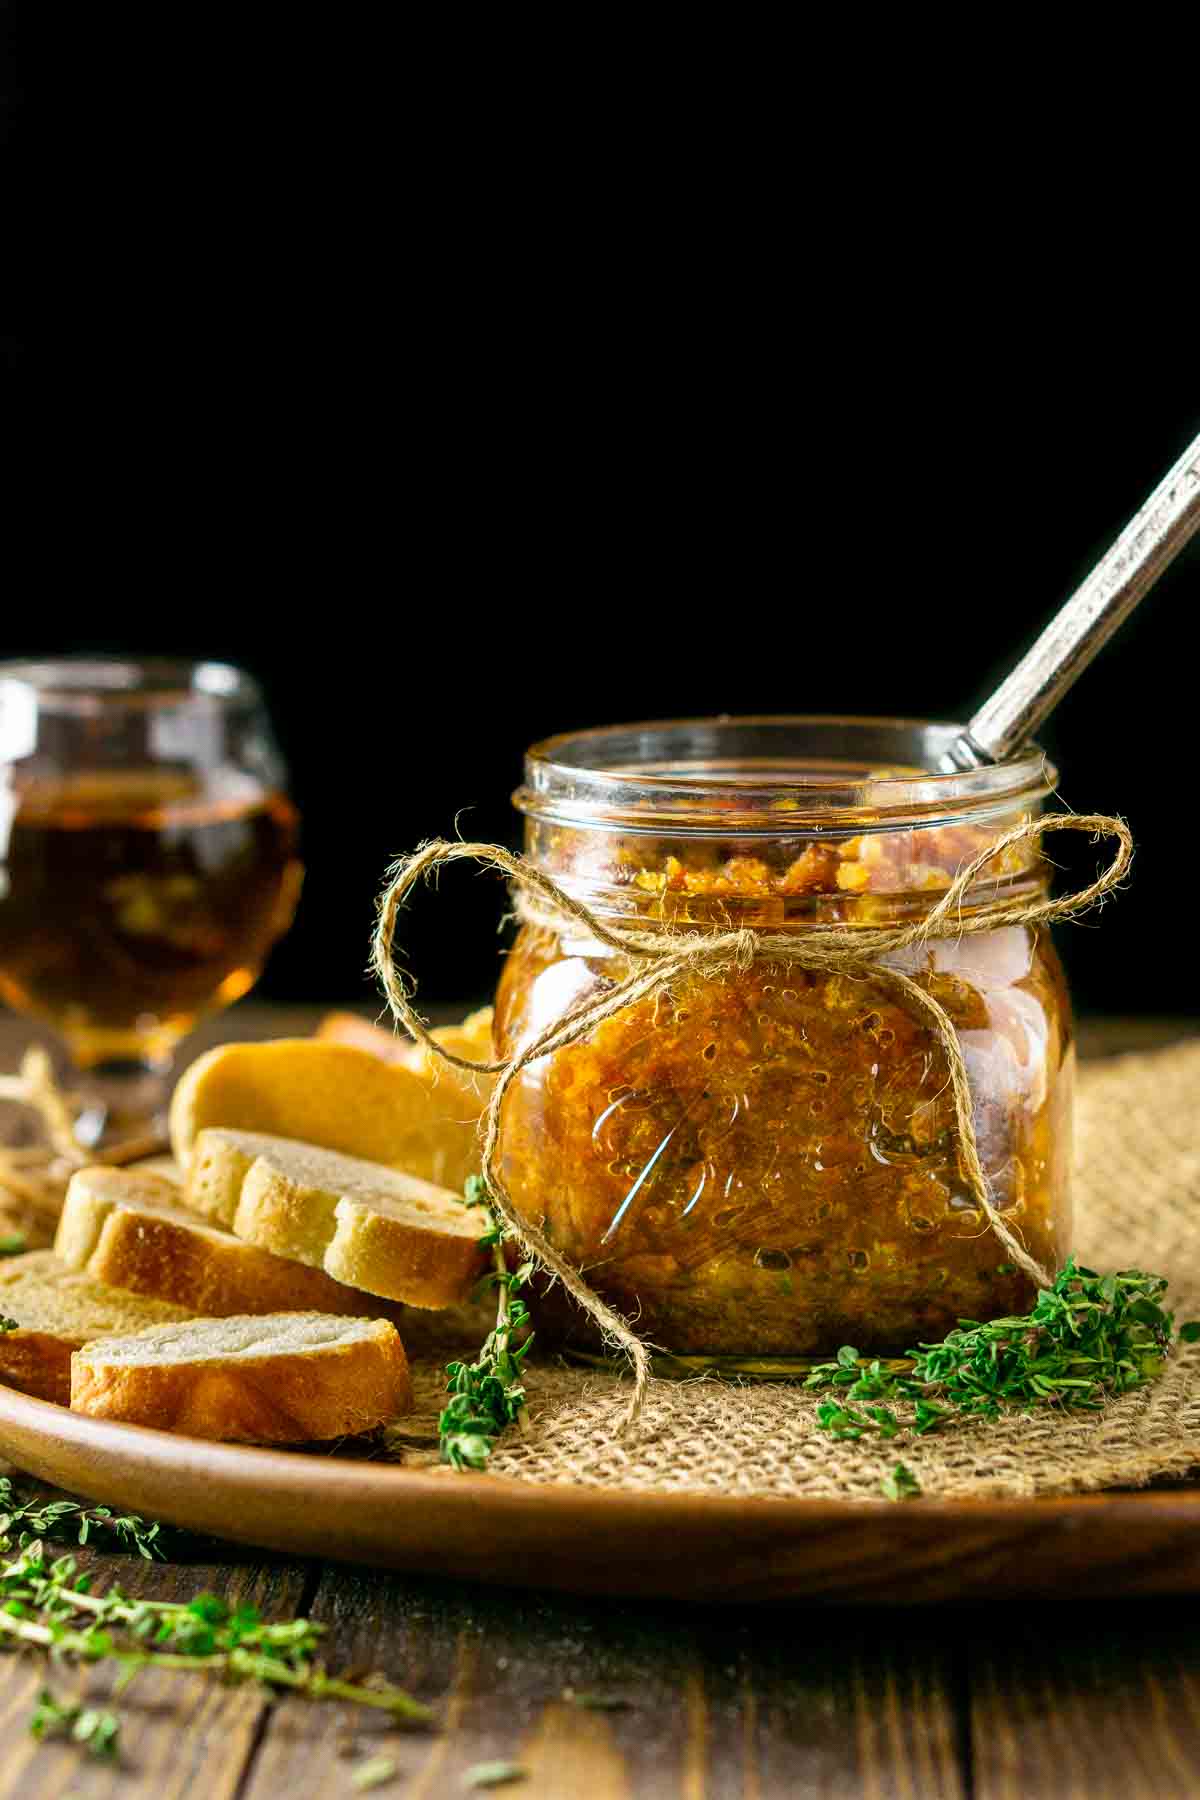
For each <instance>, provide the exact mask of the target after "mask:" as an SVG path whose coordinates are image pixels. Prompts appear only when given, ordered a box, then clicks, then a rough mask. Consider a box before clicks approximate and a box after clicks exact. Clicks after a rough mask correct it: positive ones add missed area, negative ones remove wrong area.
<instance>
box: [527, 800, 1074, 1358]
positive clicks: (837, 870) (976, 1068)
mask: <svg viewBox="0 0 1200 1800" xmlns="http://www.w3.org/2000/svg"><path fill="white" fill-rule="evenodd" d="M992 835H993V836H994V835H995V833H994V832H993V834H992ZM918 837H920V838H922V839H924V841H923V842H921V843H914V839H916V838H918ZM987 841H988V839H987V836H986V835H985V834H983V833H978V832H975V833H972V832H970V831H967V832H965V833H964V832H960V831H956V832H954V833H950V832H933V831H930V832H925V833H920V834H916V833H911V832H909V833H905V834H903V836H902V837H901V835H900V834H892V835H891V836H889V835H888V834H880V835H879V836H875V837H872V836H871V835H869V834H867V835H864V836H862V837H860V838H857V839H845V840H843V841H842V843H841V844H840V846H830V845H829V844H820V845H815V844H814V845H810V846H804V847H799V846H797V845H796V844H794V843H790V844H788V845H786V846H779V847H775V848H771V847H768V848H767V850H766V852H765V853H763V851H762V849H761V847H760V849H759V852H758V854H756V855H754V856H746V855H744V854H742V853H741V852H740V850H738V849H737V848H736V847H735V848H734V849H733V850H732V851H731V852H730V853H723V851H725V850H726V848H727V847H724V846H718V847H716V849H713V848H710V847H703V848H701V849H696V848H688V847H686V846H682V845H675V846H673V847H671V848H669V849H663V850H662V851H661V854H654V851H653V848H652V846H650V845H648V844H647V843H646V842H645V841H644V840H643V841H640V842H634V841H632V840H626V841H624V842H621V841H619V840H616V841H614V840H612V839H610V840H609V841H608V843H607V845H606V846H605V852H604V854H605V856H606V858H607V860H606V862H605V863H604V865H603V868H601V867H600V864H599V860H598V858H599V853H598V851H597V847H596V845H595V841H594V834H593V838H592V839H591V840H589V844H588V847H587V857H588V859H589V861H588V864H587V875H588V878H589V879H590V880H591V881H593V882H594V881H596V880H597V879H599V878H601V877H602V882H601V885H602V886H603V887H604V888H605V891H606V892H608V893H610V894H611V893H615V892H617V891H618V890H620V889H624V890H625V892H626V894H627V896H628V899H629V902H630V904H631V905H632V906H633V907H634V908H635V909H636V910H637V911H638V912H639V913H641V914H642V915H643V916H645V917H647V919H648V920H653V921H655V922H658V921H661V920H662V919H664V918H666V917H670V918H671V919H672V920H673V922H675V923H676V924H683V925H684V926H685V927H686V924H687V923H688V922H693V921H695V922H699V920H700V918H701V916H702V909H703V907H704V906H705V905H708V904H712V903H713V902H714V901H716V902H721V901H726V900H727V901H732V902H734V903H735V904H736V905H737V907H738V908H739V916H740V918H741V919H744V918H745V917H746V916H747V913H748V912H749V913H750V914H753V915H757V916H758V919H759V921H760V922H761V923H763V924H766V925H778V924H780V923H783V924H784V925H786V924H787V923H789V922H790V921H792V920H793V919H796V920H797V922H801V915H799V914H797V913H794V912H793V905H795V906H801V905H803V906H806V907H807V908H808V911H807V913H806V914H805V915H803V922H807V923H808V924H809V925H810V927H811V925H812V923H814V922H824V921H826V920H827V921H829V922H833V921H834V920H838V921H840V922H855V921H859V922H862V923H864V924H865V923H871V924H874V923H880V922H883V921H885V920H887V919H892V918H900V917H908V916H910V915H911V910H912V907H913V906H914V904H917V903H918V897H919V896H920V895H922V894H924V896H925V900H924V903H925V904H926V905H927V904H928V900H929V896H930V893H931V892H932V893H933V894H934V896H936V892H937V891H938V890H940V889H944V888H945V887H946V886H948V885H949V882H950V880H951V879H952V877H953V874H954V871H955V870H956V868H957V867H958V866H959V865H960V863H961V862H962V861H963V860H964V859H965V858H966V857H967V856H969V855H971V854H973V852H974V850H975V849H977V848H978V847H979V845H980V844H982V843H986V842H987ZM540 848H541V851H542V855H543V860H544V861H545V862H546V863H547V864H548V866H550V867H551V868H552V871H555V872H558V873H559V874H562V873H564V872H567V871H568V870H570V869H572V868H573V869H574V870H575V871H576V872H578V870H579V868H580V867H581V862H580V858H579V856H577V855H576V854H575V853H574V851H573V849H572V847H571V846H570V844H569V841H567V840H565V839H560V842H559V853H558V855H557V859H556V855H555V847H554V846H553V845H552V844H550V843H548V842H544V843H543V844H542V845H541V846H540ZM681 850H682V852H683V854H682V855H681V854H680V851H681ZM648 852H649V855H648ZM914 871H919V872H918V873H914ZM1000 872H1001V873H1002V874H1005V875H1007V876H1009V877H1011V878H1012V879H1017V880H1019V879H1021V878H1022V877H1026V878H1028V877H1029V866H1028V859H1015V860H1012V862H1011V866H1010V867H1009V868H1008V869H1007V870H1004V869H1002V870H1001V871H1000ZM576 891H580V890H579V889H577V890H576ZM693 908H696V909H701V910H696V911H693V910H692V909H693ZM710 917H711V915H710ZM893 960H894V963H895V966H897V967H899V968H902V969H903V970H904V971H905V972H906V973H908V974H910V975H912V976H913V977H915V978H916V979H918V980H919V981H920V982H921V983H922V985H924V986H925V987H926V988H927V989H928V991H929V992H930V993H931V994H933V995H934V996H935V997H936V998H937V999H938V1000H939V1001H940V1002H941V1004H942V1005H943V1006H944V1007H945V1009H946V1010H947V1012H948V1013H949V1015H950V1017H951V1019H952V1020H953V1022H954V1024H955V1027H956V1029H957V1031H958V1033H959V1037H960V1041H961V1043H962V1046H963V1050H964V1053H965V1057H966V1062H967V1068H968V1073H969V1076H970V1080H971V1088H972V1094H973V1097H974V1118H975V1129H976V1133H977V1137H978V1141H979V1148H980V1153H981V1157H982V1161H983V1164H984V1168H985V1170H986V1171H987V1174H988V1177H989V1180H990V1182H991V1186H992V1191H993V1196H994V1198H995V1200H996V1203H997V1204H998V1205H999V1206H1000V1207H1001V1208H1002V1209H1003V1210H1004V1211H1005V1212H1006V1214H1007V1216H1008V1217H1009V1218H1010V1219H1011V1220H1012V1221H1013V1222H1014V1223H1015V1224H1016V1225H1017V1226H1018V1227H1019V1229H1020V1232H1021V1234H1022V1236H1023V1238H1024V1241H1025V1243H1026V1244H1027V1246H1028V1248H1029V1249H1030V1250H1031V1252H1032V1253H1033V1255H1034V1256H1035V1257H1037V1258H1038V1259H1039V1260H1042V1261H1043V1262H1045V1263H1048V1264H1050V1265H1052V1266H1053V1265H1054V1264H1056V1262H1057V1260H1058V1259H1059V1258H1060V1254H1061V1253H1063V1252H1065V1249H1066V1247H1067V1240H1068V1234H1069V1223H1070V1221H1069V1217H1068V1174H1069V1162H1070V1105H1071V1075H1072V1056H1071V1027H1070V1015H1069V1008H1068V1003H1067V999H1066V994H1065V990H1064V986H1063V982H1062V976H1061V971H1060V967H1059V964H1058V959H1057V957H1056V955H1055V953H1054V951H1053V948H1052V947H1051V945H1050V943H1049V940H1048V938H1047V937H1046V936H1045V935H1044V934H1038V933H1035V932H1033V931H1031V930H1030V929H1028V928H1026V927H1005V928H1002V929H997V930H994V931H989V932H984V933H980V934H977V935H973V936H965V937H961V938H940V939H935V940H933V941H931V942H929V943H928V944H925V945H923V946H922V947H921V948H920V949H915V948H914V949H910V950H908V951H905V952H902V953H900V954H899V955H897V957H896V958H894V959H893ZM624 973H625V965H624V963H623V962H622V960H621V959H620V958H619V957H617V956H614V955H611V954H609V953H608V952H606V951H602V950H601V948H600V947H599V946H598V945H596V944H595V943H594V942H593V943H588V942H584V941H577V942H574V943H572V942H566V941H563V940H562V939H560V938H559V937H558V936H557V935H556V934H555V933H554V932H552V931H550V930H548V929H545V928H542V927H526V928H524V929H523V930H522V932H521V933H520V935H519V937H518V940H517V943H516V945H515V946H514V949H513V951H512V953H511V955H510V957H509V958H508V962H507V964H506V968H505V971H504V975H503V978H502V981H501V984H500V991H499V995H498V999H497V1017H496V1029H497V1044H498V1049H499V1050H500V1051H501V1052H502V1053H504V1052H507V1051H510V1050H511V1049H512V1048H513V1047H514V1046H515V1045H516V1044H517V1043H518V1042H519V1041H520V1040H521V1039H522V1038H523V1037H525V1036H526V1035H527V1034H528V1033H529V1032H530V1031H535V1030H540V1029H542V1028H543V1027H544V1026H545V1025H546V1024H547V1023H549V1022H550V1021H551V1020H552V1019H554V1018H556V1017H557V1016H559V1015H560V1014H561V1013H562V1012H563V1011H565V1010H566V1008H567V1007H569V1006H571V1005H572V1004H573V1003H574V1002H575V1001H576V1000H577V999H578V998H580V997H581V996H582V995H584V994H586V993H590V992H593V991H595V990H596V989H597V988H598V987H600V986H601V985H602V984H607V983H609V982H611V981H613V980H616V979H620V978H621V976H622V975H623V974H624ZM953 1123H954V1121H953V1108H952V1105H951V1101H950V1095H949V1091H948V1087H947V1077H946V1066H945V1058H944V1055H943V1054H942V1052H941V1049H940V1046H939V1044H938V1042H937V1040H936V1037H934V1035H933V1034H932V1033H931V1032H930V1030H929V1029H928V1027H927V1026H926V1025H925V1024H924V1022H923V1021H921V1020H919V1019H917V1018H914V1017H913V1016H912V1014H911V1012H910V1010H908V1009H907V1008H906V1007H905V1005H904V1004H903V1002H902V999H898V997H897V994H896V992H895V991H894V990H893V989H892V988H890V987H889V985H888V984H887V983H886V981H885V980H881V979H880V978H879V977H877V976H876V977H872V976H870V975H869V974H868V975H864V976H862V977H859V976H857V975H854V976H850V975H845V974H827V973H814V972H806V971H804V970H802V969H800V968H799V967H797V966H796V965H794V964H785V963H771V962H764V961H758V962H755V963H754V964H753V966H752V967H751V969H750V970H749V971H748V972H746V973H743V974H731V975H729V976H727V977H723V978H721V979H718V980H705V979H699V978H694V977H693V978H689V979H688V981H687V982H686V983H685V984H684V985H681V986H679V987H678V988H677V989H674V990H672V992H671V993H670V994H667V993H660V994H658V995H656V996H654V997H653V998H650V999H647V1000H645V1001H642V1002H639V1003H637V1004H635V1005H633V1006H631V1007H628V1008H626V1009H625V1010H623V1011H622V1012H621V1013H619V1014H618V1015H616V1016H615V1017H613V1018H611V1019H608V1020H606V1021H604V1022H603V1023H602V1024H601V1025H600V1026H599V1027H598V1028H597V1029H596V1030H595V1031H594V1032H593V1034H592V1035H591V1036H590V1038H588V1039H587V1040H586V1041H585V1042H583V1043H580V1044H576V1045H571V1046H569V1047H567V1048H566V1049H563V1050H559V1051H557V1052H555V1053H554V1054H552V1055H551V1056H549V1057H545V1058H543V1059H541V1060H540V1061H539V1062H538V1063H537V1064H535V1065H533V1066H532V1067H531V1068H530V1069H529V1070H527V1071H526V1072H525V1074H524V1076H523V1078H522V1079H521V1081H520V1083H519V1085H518V1086H517V1087H515V1088H514V1091H513V1092H512V1094H511V1095H510V1097H509V1100H508V1102H507V1107H506V1113H505V1118H504V1132H503V1140H502V1157H503V1169H504V1175H505V1179H506V1182H507V1183H508V1185H509V1189H510V1192H511V1193H512V1195H513V1197H514V1199H515V1201H516V1203H517V1205H518V1207H519V1208H520V1210H521V1211H522V1212H523V1213H524V1214H525V1215H527V1216H529V1217H531V1218H537V1219H541V1220H543V1221H544V1224H545V1227H546V1229H547V1231H548V1232H549V1234H550V1236H551V1238H552V1240H553V1242H554V1243H555V1244H556V1246H557V1247H558V1248H559V1249H560V1250H562V1251H563V1252H564V1253H565V1254H566V1255H567V1256H568V1257H569V1258H570V1259H571V1260H572V1261H573V1262H574V1263H575V1264H576V1265H577V1266H579V1267H582V1268H583V1269H584V1270H585V1272H586V1273H587V1276H588V1279H589V1281H590V1282H591V1283H592V1285H593V1286H594V1287H596V1288H597V1289H598V1290H599V1291H600V1292H601V1293H602V1294H604V1296H605V1297H606V1298H607V1299H609V1300H610V1301H612V1302H613V1303H614V1304H615V1305H616V1306H617V1307H618V1308H619V1309H620V1310H621V1311H622V1312H623V1313H625V1314H626V1315H627V1316H629V1317H631V1318H633V1319H635V1320H636V1322H637V1328H638V1330H639V1332H640V1333H641V1335H642V1336H643V1337H644V1338H646V1339H648V1340H649V1341H651V1342H652V1343H654V1344H656V1345H659V1346H661V1347H663V1348H666V1349H669V1350H673V1351H677V1352H680V1353H706V1352H707V1353H714V1354H731V1355H753V1354H756V1353H759V1354H764V1355H784V1356H787V1355H797V1356H805V1355H813V1354H825V1353H827V1352H831V1351H835V1350H836V1349H837V1348H838V1347H839V1345H841V1344H844V1343H853V1344H855V1345H857V1346H858V1347H859V1348H860V1349H862V1350H878V1351H892V1352H895V1351H902V1350H904V1349H906V1348H907V1347H909V1346H910V1345H912V1344H914V1343H917V1342H919V1341H922V1340H925V1341H928V1340H931V1339H935V1338H938V1337H941V1336H943V1335H944V1333H945V1332H946V1331H947V1330H948V1329H949V1328H950V1327H952V1326H953V1325H954V1324H955V1323H956V1322H957V1321H958V1320H959V1319H960V1318H988V1317H997V1316H999V1315H1001V1314H1004V1313H1007V1312H1012V1311H1017V1310H1020V1309H1023V1308H1024V1307H1025V1306H1026V1305H1027V1303H1028V1302H1029V1300H1030V1298H1031V1292H1030V1289H1029V1287H1028V1285H1027V1283H1026V1281H1025V1279H1024V1278H1023V1277H1022V1276H1020V1275H1019V1274H1017V1273H1016V1272H1015V1271H1013V1270H1012V1269H1011V1267H1010V1266H1009V1265H1008V1264H1007V1263H1006V1261H1005V1256H1004V1252H1003V1250H1002V1248H1001V1246H1000V1245H999V1244H998V1243H997V1241H996V1239H995V1238H994V1236H993V1235H992V1233H991V1231H990V1230H989V1229H988V1228H987V1227H986V1224H985V1222H984V1220H983V1218H982V1216H981V1215H980V1213H979V1212H978V1210H977V1209H976V1208H975V1206H974V1204H973V1202H972V1199H971V1196H970V1193H969V1191H968V1189H967V1187H966V1184H965V1182H964V1180H963V1177H962V1175H961V1173H960V1170H959V1166H958V1159H957V1154H956V1144H955V1136H954V1130H953ZM552 1323H556V1324H557V1326H558V1328H559V1330H560V1331H562V1332H563V1333H564V1334H565V1335H567V1336H575V1337H577V1338H578V1339H579V1340H580V1341H586V1332H584V1331H583V1330H582V1329H581V1328H580V1315H578V1314H577V1313H575V1312H574V1311H573V1309H572V1312H571V1313H570V1314H567V1313H565V1312H564V1314H563V1317H562V1318H561V1319H559V1320H556V1321H552Z"/></svg>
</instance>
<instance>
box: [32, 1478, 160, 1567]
mask: <svg viewBox="0 0 1200 1800" xmlns="http://www.w3.org/2000/svg"><path fill="white" fill-rule="evenodd" d="M161 1531H162V1527H161V1525H158V1524H151V1523H149V1522H148V1521H147V1520H146V1519H143V1518H140V1517H139V1516H138V1514H137V1513H114V1512H113V1511H112V1509H111V1508H110V1507H107V1506H83V1505H81V1504H80V1503H79V1501H77V1500H45V1501H38V1500H29V1499H25V1498H23V1497H22V1496H21V1495H19V1494H18V1493H17V1492H16V1490H15V1488H14V1487H13V1484H12V1482H11V1481H10V1480H9V1478H8V1476H7V1475H2V1476H0V1551H7V1550H11V1549H13V1548H14V1546H16V1547H17V1548H19V1549H22V1550H23V1549H24V1548H25V1546H26V1545H27V1544H30V1543H32V1542H33V1541H34V1539H35V1538H38V1539H42V1540H46V1539H51V1540H56V1541H57V1542H59V1543H78V1544H89V1543H90V1544H95V1545H96V1546H97V1547H98V1548H100V1549H104V1550H136V1551H137V1553H138V1555H139V1556H144V1557H145V1559H146V1561H147V1562H153V1561H154V1560H155V1558H158V1559H160V1560H161V1559H162V1558H163V1554H164V1553H163V1549H162V1545H161V1544H160V1543H159V1541H158V1540H159V1535H160V1533H161Z"/></svg>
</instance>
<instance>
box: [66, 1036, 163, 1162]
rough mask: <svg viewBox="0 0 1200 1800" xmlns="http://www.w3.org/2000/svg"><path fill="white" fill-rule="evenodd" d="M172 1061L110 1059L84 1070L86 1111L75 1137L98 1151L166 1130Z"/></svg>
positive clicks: (130, 1058)
mask: <svg viewBox="0 0 1200 1800" xmlns="http://www.w3.org/2000/svg"><path fill="white" fill-rule="evenodd" d="M169 1068H170V1061H169V1059H164V1060H163V1061H161V1062H151V1061H148V1060H144V1059H141V1058H138V1057H110V1058H109V1059H107V1060H106V1061H104V1062H98V1063H93V1064H92V1065H91V1067H90V1068H88V1069H85V1070H84V1071H83V1079H82V1082H81V1083H80V1089H81V1093H82V1097H83V1101H84V1108H83V1111H82V1112H81V1113H80V1115H79V1118H78V1119H77V1120H76V1124H75V1135H76V1137H77V1138H78V1139H79V1141H80V1143H81V1144H83V1145H84V1147H85V1148H86V1149H88V1150H96V1149H100V1148H102V1147H105V1146H108V1145H110V1144H112V1143H116V1142H119V1141H120V1140H121V1139H123V1138H127V1137H132V1136H134V1135H136V1134H139V1133H141V1134H145V1133H148V1132H150V1133H153V1132H158V1131H162V1132H165V1130H166V1101H167V1073H168V1070H169Z"/></svg>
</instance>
